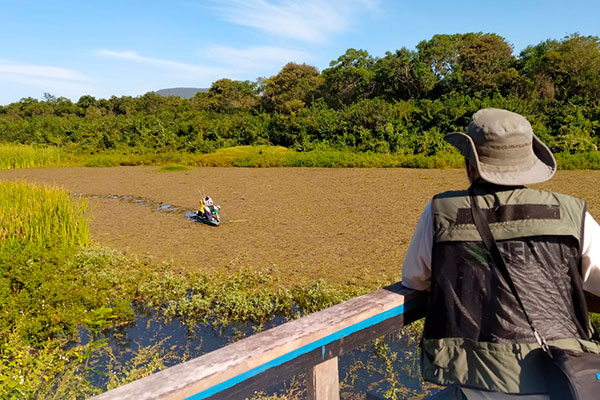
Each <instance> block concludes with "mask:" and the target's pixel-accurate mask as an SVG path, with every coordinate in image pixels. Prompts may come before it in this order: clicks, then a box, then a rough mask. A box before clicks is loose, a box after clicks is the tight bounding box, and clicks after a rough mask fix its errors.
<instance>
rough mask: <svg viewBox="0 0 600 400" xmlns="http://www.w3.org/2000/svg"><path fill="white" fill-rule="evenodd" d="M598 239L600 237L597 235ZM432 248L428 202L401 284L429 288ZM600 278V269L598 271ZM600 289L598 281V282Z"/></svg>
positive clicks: (429, 204) (413, 241)
mask: <svg viewBox="0 0 600 400" xmlns="http://www.w3.org/2000/svg"><path fill="white" fill-rule="evenodd" d="M599 239H600V237H599ZM432 248H433V215H432V213H431V202H429V203H428V204H427V205H426V206H425V209H424V210H423V213H422V214H421V217H420V218H419V222H418V223H417V228H416V229H415V233H414V234H413V237H412V240H411V241H410V245H409V246H408V251H407V252H406V256H405V257H404V264H403V265H402V284H403V285H404V286H406V287H407V288H410V289H414V290H430V289H431V253H432ZM598 278H599V279H600V270H599V271H598ZM598 288H599V289H600V281H599V282H598Z"/></svg>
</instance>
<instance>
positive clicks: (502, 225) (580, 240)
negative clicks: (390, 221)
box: [402, 108, 600, 400]
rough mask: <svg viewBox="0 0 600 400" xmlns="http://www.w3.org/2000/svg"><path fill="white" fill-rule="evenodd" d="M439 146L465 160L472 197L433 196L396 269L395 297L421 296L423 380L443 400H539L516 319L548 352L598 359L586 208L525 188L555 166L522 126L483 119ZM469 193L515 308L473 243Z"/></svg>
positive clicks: (529, 351)
mask: <svg viewBox="0 0 600 400" xmlns="http://www.w3.org/2000/svg"><path fill="white" fill-rule="evenodd" d="M445 139H446V141H448V142H449V143H451V144H452V145H454V146H455V147H457V148H458V149H459V150H460V151H461V153H462V155H463V156H464V158H465V165H466V171H467V176H468V178H469V181H470V184H471V185H470V188H469V190H459V191H451V192H445V193H440V194H437V195H436V196H434V197H433V200H431V202H429V203H428V204H427V206H426V207H425V210H424V211H423V213H422V215H421V217H420V219H419V222H418V224H417V227H416V230H415V232H414V235H413V238H412V240H411V243H410V245H409V248H408V251H407V254H406V257H405V260H404V263H403V267H402V283H403V285H404V286H406V287H408V288H411V289H415V290H421V291H428V292H430V293H429V304H428V310H427V313H426V320H425V327H424V332H423V338H422V342H421V363H422V364H421V366H422V368H421V369H422V371H421V372H422V375H423V378H424V379H425V380H427V381H430V382H434V383H436V384H439V385H443V386H450V388H448V389H447V390H446V391H445V392H444V394H443V395H442V396H440V398H444V399H445V398H448V399H468V400H473V399H476V400H480V399H498V400H500V399H507V400H508V399H518V400H534V399H535V400H542V399H549V398H550V397H549V393H548V389H547V387H546V381H545V379H544V365H545V363H546V362H548V361H547V360H546V359H545V358H544V357H545V354H543V353H542V350H541V346H540V345H539V344H538V340H537V339H536V337H535V335H534V333H533V331H532V328H531V325H529V323H528V322H527V319H526V317H525V313H524V312H523V311H522V310H523V308H524V309H525V310H526V311H527V314H528V315H529V317H530V318H531V320H532V322H533V326H535V327H536V329H537V330H538V331H539V333H540V334H541V335H542V336H543V337H544V338H545V339H546V340H547V341H548V342H549V343H550V344H552V343H557V341H560V342H561V347H563V348H565V346H566V347H567V348H572V349H579V350H580V349H582V347H583V346H588V348H589V349H592V351H593V352H600V347H599V346H598V345H597V344H596V343H595V342H592V341H591V340H590V337H591V335H592V331H591V329H590V327H591V326H590V322H589V319H588V312H587V306H586V301H585V297H584V291H587V292H589V293H592V294H594V295H596V296H600V227H599V226H598V224H597V223H596V221H595V220H594V219H593V218H592V216H591V215H590V214H589V213H588V212H587V209H586V203H585V202H584V201H582V200H579V199H577V198H574V197H571V196H567V195H563V194H558V193H553V192H546V191H539V190H534V189H530V188H527V187H525V186H524V185H528V184H535V183H540V182H544V181H547V180H549V179H550V178H551V177H552V176H553V175H554V173H555V171H556V160H555V158H554V156H553V155H552V152H551V151H550V149H549V148H548V147H546V146H545V145H544V144H543V143H542V142H541V141H540V140H539V139H538V138H537V137H536V136H535V135H534V133H533V130H532V127H531V124H530V123H529V122H528V121H527V120H526V119H525V118H524V117H523V116H521V115H519V114H516V113H513V112H509V111H506V110H500V109H491V108H490V109H482V110H479V111H478V112H476V113H475V114H474V115H473V117H472V119H471V122H470V124H469V127H468V129H467V131H466V134H465V133H459V132H457V133H451V134H450V135H447V136H446V138H445ZM470 194H472V195H473V198H474V200H475V201H476V202H477V204H479V205H480V206H479V207H480V208H481V210H482V211H485V214H484V215H485V216H487V220H488V221H487V222H488V224H489V227H490V230H491V232H492V235H493V237H494V239H495V240H496V241H497V243H498V247H499V249H500V253H501V254H502V258H504V260H505V264H506V265H507V269H508V271H509V272H510V274H509V275H510V276H511V278H512V280H513V282H514V284H515V287H516V288H517V293H518V295H519V297H520V299H521V302H522V304H523V308H521V307H520V306H519V304H518V302H517V300H516V297H515V296H514V295H513V294H512V293H513V292H511V289H510V288H509V286H508V285H507V281H506V280H505V279H504V278H503V276H502V275H501V274H500V273H499V271H498V269H496V267H495V264H494V258H493V256H491V255H490V253H489V252H488V251H487V249H486V247H485V246H484V244H483V242H482V239H481V236H480V234H479V231H478V229H477V227H476V225H475V224H474V214H471V212H472V210H471V201H470ZM478 215H479V214H478ZM496 259H498V258H496ZM444 396H445V397H444ZM436 400H437V397H436Z"/></svg>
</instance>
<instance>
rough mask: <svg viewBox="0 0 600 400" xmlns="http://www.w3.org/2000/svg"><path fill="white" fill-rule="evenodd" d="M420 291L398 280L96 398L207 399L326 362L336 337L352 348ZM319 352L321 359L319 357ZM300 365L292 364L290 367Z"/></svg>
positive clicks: (342, 345)
mask: <svg viewBox="0 0 600 400" xmlns="http://www.w3.org/2000/svg"><path fill="white" fill-rule="evenodd" d="M420 296H421V294H420V293H418V292H414V291H411V290H409V289H406V288H404V287H402V286H401V285H400V284H396V285H392V286H390V287H388V288H385V289H381V290H378V291H375V292H372V293H369V294H366V295H364V296H360V297H357V298H354V299H351V300H348V301H346V302H344V303H341V304H338V305H336V306H334V307H330V308H328V309H326V310H323V311H320V312H317V313H314V314H311V315H308V316H306V317H304V318H300V319H298V320H295V321H291V322H288V323H286V324H283V325H280V326H278V327H275V328H273V329H270V330H268V331H264V332H261V333H259V334H256V335H253V336H251V337H249V338H246V339H243V340H241V341H239V342H236V343H233V344H231V345H229V346H226V347H224V348H222V349H219V350H216V351H213V352H211V353H209V354H205V355H204V356H201V357H198V358H196V359H193V360H190V361H187V362H185V363H182V364H179V365H176V366H174V367H171V368H169V369H166V370H164V371H161V372H158V373H156V374H153V375H151V376H149V377H146V378H143V379H140V380H138V381H135V382H132V383H130V384H128V385H125V386H122V387H120V388H117V389H115V390H112V391H110V392H106V393H104V394H101V395H99V396H96V397H94V399H95V400H106V399H119V400H121V399H122V400H126V399H140V400H142V399H164V400H168V399H182V398H188V397H190V398H192V399H203V398H209V397H210V398H212V397H211V396H213V395H216V396H215V397H214V398H218V397H220V396H219V395H218V394H219V393H221V392H230V390H227V389H232V388H235V387H247V384H248V383H250V382H251V381H256V380H259V379H257V377H258V376H259V375H261V373H262V372H265V371H267V370H274V371H277V370H279V369H282V368H284V367H285V365H286V364H288V363H289V364H288V366H293V364H294V363H290V362H291V361H294V360H296V359H300V360H303V361H304V362H305V363H308V364H311V363H312V364H311V365H305V366H306V367H310V366H312V365H315V364H317V363H318V362H322V361H323V359H324V358H325V356H324V355H323V352H324V351H325V350H327V348H328V347H329V348H333V347H335V346H333V345H332V344H335V343H336V342H339V343H341V344H338V346H339V349H337V350H335V351H334V350H331V353H329V354H331V356H334V354H335V353H339V352H340V351H345V350H347V349H349V348H350V347H348V346H346V345H344V343H345V342H346V339H347V338H350V337H352V336H353V334H355V333H357V332H371V334H373V333H377V332H378V331H377V329H376V328H374V327H375V326H377V325H379V324H381V323H382V322H384V321H386V320H390V319H391V318H394V317H397V316H398V315H403V313H404V304H405V302H407V303H408V304H407V306H410V304H411V303H410V301H411V300H412V301H413V302H412V304H415V301H414V300H416V299H419V298H420ZM388 322H389V321H388ZM385 325H386V324H384V326H385ZM396 326H397V327H398V328H399V327H401V325H400V326H398V325H396ZM386 327H387V326H386ZM387 328H388V329H389V327H387ZM368 336H370V335H366V336H364V335H363V337H362V339H361V340H363V342H364V340H365V339H366V337H368ZM319 353H321V360H318V361H317V360H316V359H315V357H318V354H319ZM310 354H312V355H311V356H310V357H308V356H307V355H310ZM329 354H326V356H329ZM294 369H295V368H288V371H287V372H291V371H293V370H294ZM306 369H307V368H305V369H304V371H306ZM293 373H295V372H292V373H291V374H290V375H292V374H293ZM290 375H287V376H290ZM260 380H262V379H260ZM271 382H273V381H271ZM250 386H252V385H250ZM263 387H264V386H263ZM229 398H236V397H229Z"/></svg>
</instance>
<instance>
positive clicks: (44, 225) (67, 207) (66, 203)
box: [0, 182, 89, 248]
mask: <svg viewBox="0 0 600 400" xmlns="http://www.w3.org/2000/svg"><path fill="white" fill-rule="evenodd" d="M86 209H87V203H86V202H85V201H83V200H80V199H79V200H75V199H73V198H72V197H71V196H70V195H69V194H68V193H67V192H66V191H64V190H62V189H59V188H56V187H51V186H36V185H32V184H29V183H25V182H1V183H0V210H1V212H0V248H1V247H2V246H4V245H12V244H16V243H26V244H34V245H36V246H40V247H50V246H54V245H61V244H71V245H85V244H87V243H88V242H89V220H88V218H87V217H86V216H85V212H86Z"/></svg>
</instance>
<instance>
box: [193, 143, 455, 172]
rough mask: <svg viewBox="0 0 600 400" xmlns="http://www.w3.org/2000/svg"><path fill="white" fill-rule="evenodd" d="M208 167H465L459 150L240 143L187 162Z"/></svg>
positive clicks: (195, 157)
mask: <svg viewBox="0 0 600 400" xmlns="http://www.w3.org/2000/svg"><path fill="white" fill-rule="evenodd" d="M187 162H188V163H191V164H193V165H197V166H205V167H254V168H256V167H262V168H264V167H328V168H398V167H404V168H445V167H462V165H463V160H462V157H461V156H460V155H459V154H457V153H440V154H437V155H433V156H424V155H413V154H383V153H372V152H366V153H362V152H353V151H349V150H345V151H342V150H335V149H317V150H312V151H306V152H297V151H294V150H292V149H288V148H285V147H279V146H237V147H229V148H225V149H220V150H217V151H215V152H214V153H210V154H200V155H196V156H194V157H192V158H191V159H189V160H188V161H187Z"/></svg>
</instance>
